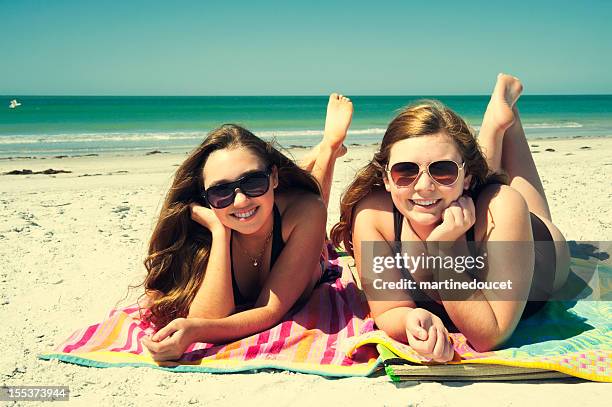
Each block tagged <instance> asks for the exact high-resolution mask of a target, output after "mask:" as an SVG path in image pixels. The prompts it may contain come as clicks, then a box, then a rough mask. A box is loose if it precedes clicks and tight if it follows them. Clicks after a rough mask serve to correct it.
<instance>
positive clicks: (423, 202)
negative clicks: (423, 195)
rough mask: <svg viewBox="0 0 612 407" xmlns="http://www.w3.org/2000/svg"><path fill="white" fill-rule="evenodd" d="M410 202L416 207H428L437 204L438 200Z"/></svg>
mask: <svg viewBox="0 0 612 407" xmlns="http://www.w3.org/2000/svg"><path fill="white" fill-rule="evenodd" d="M412 202H414V203H415V204H417V205H423V206H428V205H431V204H434V203H436V202H438V200H437V199H434V200H430V201H412Z"/></svg>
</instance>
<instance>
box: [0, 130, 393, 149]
mask: <svg viewBox="0 0 612 407" xmlns="http://www.w3.org/2000/svg"><path fill="white" fill-rule="evenodd" d="M384 132H385V129H381V128H372V129H359V130H349V133H348V134H349V135H367V134H371V135H375V134H383V133H384ZM206 134H207V133H205V132H172V133H79V134H53V135H15V136H0V145H2V144H4V145H10V144H55V143H112V142H115V143H116V142H122V141H137V142H143V141H178V140H193V141H200V140H203V139H204V138H205V137H206ZM255 134H257V135H258V136H259V137H263V138H274V137H278V138H284V137H315V136H318V137H320V136H323V130H277V131H276V130H275V131H270V130H264V131H256V132H255Z"/></svg>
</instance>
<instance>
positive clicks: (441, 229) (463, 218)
mask: <svg viewBox="0 0 612 407" xmlns="http://www.w3.org/2000/svg"><path fill="white" fill-rule="evenodd" d="M475 222H476V207H475V206H474V201H473V200H472V198H470V197H469V196H467V195H463V196H461V197H460V198H459V199H457V200H456V201H453V202H452V203H451V204H450V206H449V207H448V208H446V209H445V210H444V212H443V213H442V223H441V224H440V225H438V226H436V228H435V229H434V230H433V231H432V232H431V234H430V235H429V237H428V238H427V240H428V241H430V242H436V241H439V242H442V241H445V242H454V241H455V240H457V239H459V237H461V236H462V235H464V234H465V232H467V231H468V229H470V228H471V227H472V226H473V225H474V223H475Z"/></svg>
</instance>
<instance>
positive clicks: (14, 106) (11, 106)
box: [9, 99, 21, 109]
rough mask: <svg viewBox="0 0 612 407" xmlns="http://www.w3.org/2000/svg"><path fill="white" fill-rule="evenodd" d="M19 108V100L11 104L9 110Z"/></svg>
mask: <svg viewBox="0 0 612 407" xmlns="http://www.w3.org/2000/svg"><path fill="white" fill-rule="evenodd" d="M19 106H21V103H19V102H18V101H17V99H13V100H11V102H10V103H9V109H15V108H16V107H19Z"/></svg>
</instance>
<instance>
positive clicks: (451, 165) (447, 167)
mask: <svg viewBox="0 0 612 407" xmlns="http://www.w3.org/2000/svg"><path fill="white" fill-rule="evenodd" d="M464 165H465V163H461V165H459V164H457V163H456V162H454V161H452V160H440V161H434V162H431V163H429V164H427V166H426V167H425V171H426V172H427V174H428V175H429V177H430V178H431V179H432V180H433V181H434V182H435V183H436V184H438V185H443V186H445V187H449V186H451V185H453V184H455V182H457V180H458V179H459V171H461V170H463V167H464ZM387 171H388V172H389V173H390V175H391V179H392V180H393V182H394V183H395V185H396V186H397V187H398V188H405V187H409V186H411V185H412V184H414V183H415V182H416V180H417V179H418V178H419V176H420V175H421V173H422V171H421V166H420V165H419V164H417V163H413V162H409V161H406V162H400V163H395V164H393V166H392V167H391V169H390V170H387Z"/></svg>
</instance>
